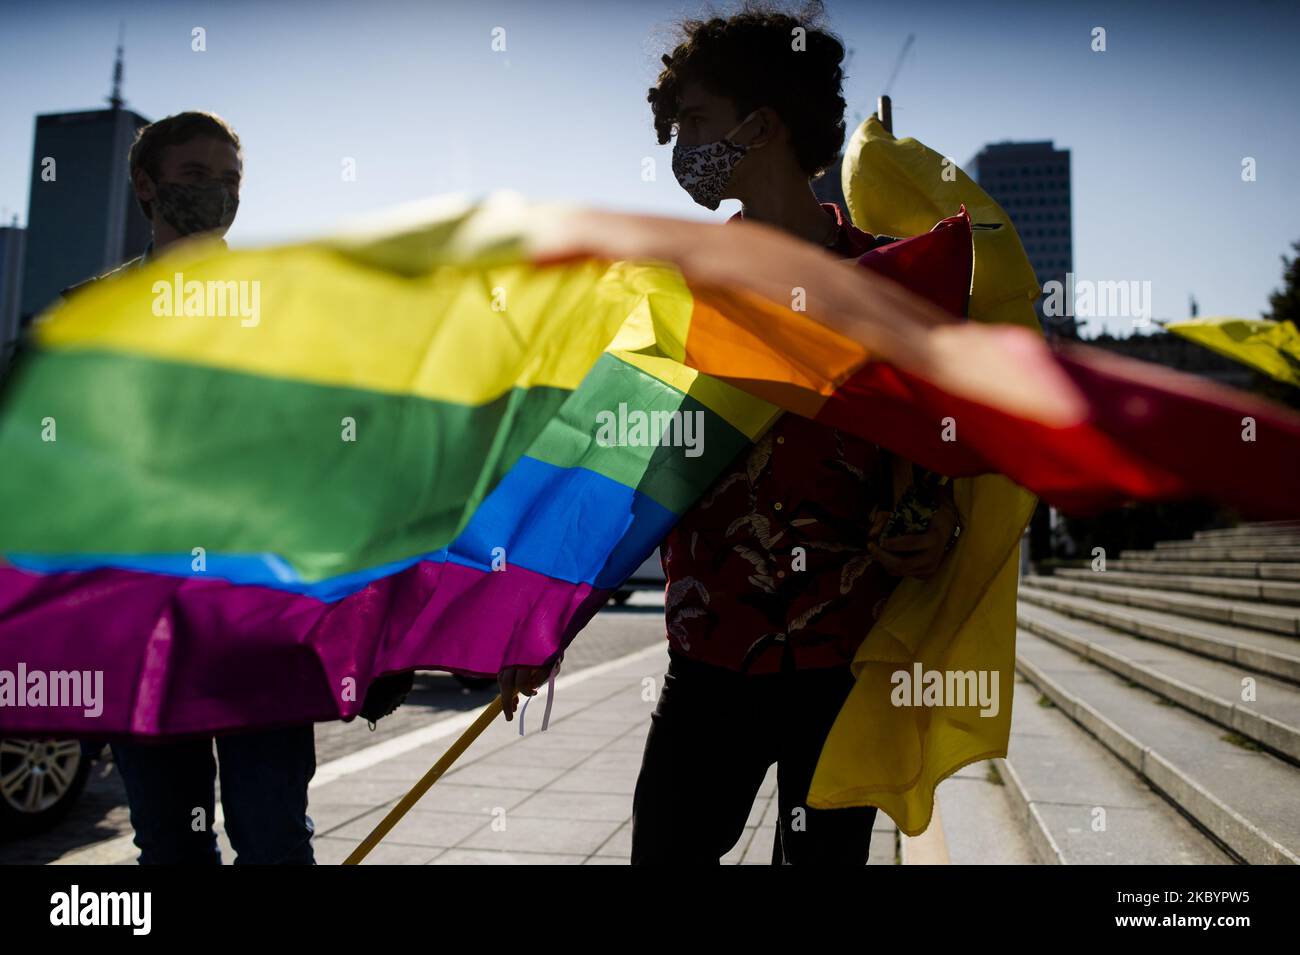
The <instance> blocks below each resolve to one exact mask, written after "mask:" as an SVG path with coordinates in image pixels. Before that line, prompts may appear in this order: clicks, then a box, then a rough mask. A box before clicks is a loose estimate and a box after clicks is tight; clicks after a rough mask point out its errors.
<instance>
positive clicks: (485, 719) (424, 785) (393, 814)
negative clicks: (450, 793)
mask: <svg viewBox="0 0 1300 955" xmlns="http://www.w3.org/2000/svg"><path fill="white" fill-rule="evenodd" d="M500 713H501V697H500V696H497V698H496V699H495V700H493V701H492V702H491V703H489V704H488V705H487V706H485V707H484V708H483V712H482V713H480V714H479V715H478V719H476V720H475V721H474V722H473V723H472V724H471V725H470V726H469V728H468V729H466V730H465V732H463V733H461V734H460V738H459V739H458V740H456V742H454V743H452V745H451V748H450V749H448V750H447V752H445V753H443V754H442V756H441V757H439V759H438V761H437V762H436V763H434V764H433V766H432V767H430V769H429V771H428V772H427V773H425V774H424V775H423V776H422V777H420V781H419V782H417V783H416V784H415V785H414V786H412V787H411V791H410V792H408V793H407V794H406V795H405V796H403V797H402V799H401V801H400V802H399V803H398V804H397V805H396V806H394V807H393V808H392V809H391V810H389V812H388V815H386V816H384V818H383V819H381V820H380V822H379V825H377V826H375V828H374V829H373V830H372V831H371V833H370V835H368V836H366V837H365V838H364V839H362V840H361V845H359V846H357V847H356V848H355V849H353V850H352V854H351V855H350V856H348V857H347V858H346V859H344V860H343V864H344V865H358V864H360V862H361V860H362V859H364V858H365V857H366V856H367V855H369V854H370V850H371V849H373V848H374V847H375V846H377V845H379V841H380V840H381V839H383V838H384V836H386V835H388V833H389V830H391V829H392V828H393V826H395V825H397V824H398V823H399V822H400V821H401V819H402V817H403V816H405V815H406V814H407V813H408V812H409V811H410V809H411V807H412V806H414V805H415V804H416V803H417V802H419V801H420V798H421V797H422V796H423V795H424V794H425V793H427V792H428V791H429V788H430V787H431V786H432V785H433V784H434V783H436V782H437V781H438V777H440V776H441V775H442V774H443V773H445V772H446V771H447V769H448V768H449V767H450V766H451V764H452V763H454V762H456V760H457V759H458V758H459V757H460V754H461V753H463V752H465V750H466V749H468V748H469V744H470V743H472V742H474V740H476V739H478V736H479V734H480V733H482V732H483V731H484V730H485V729H487V728H488V726H489V725H491V723H492V721H493V720H494V719H496V718H497V716H498V715H499V714H500Z"/></svg>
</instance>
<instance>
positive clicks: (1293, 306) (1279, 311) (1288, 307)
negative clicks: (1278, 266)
mask: <svg viewBox="0 0 1300 955" xmlns="http://www.w3.org/2000/svg"><path fill="white" fill-rule="evenodd" d="M1291 248H1292V249H1294V250H1295V251H1296V253H1297V255H1296V257H1295V258H1293V259H1287V257H1286V256H1285V255H1284V256H1282V266H1283V268H1282V283H1283V285H1282V288H1280V289H1278V290H1277V291H1276V292H1274V293H1273V294H1272V295H1270V296H1269V297H1268V304H1269V306H1270V307H1271V308H1272V312H1271V313H1270V314H1269V315H1268V317H1269V318H1271V319H1273V321H1275V322H1295V323H1296V325H1298V326H1300V241H1298V242H1292V243H1291Z"/></svg>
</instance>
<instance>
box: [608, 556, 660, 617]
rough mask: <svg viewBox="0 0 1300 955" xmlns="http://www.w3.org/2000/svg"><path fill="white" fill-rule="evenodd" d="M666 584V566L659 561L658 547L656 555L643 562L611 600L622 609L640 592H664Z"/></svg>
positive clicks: (611, 596)
mask: <svg viewBox="0 0 1300 955" xmlns="http://www.w3.org/2000/svg"><path fill="white" fill-rule="evenodd" d="M666 582H667V578H666V577H664V565H663V562H662V561H661V560H660V559H659V548H658V547H656V548H655V551H654V553H653V554H651V555H650V556H649V557H647V558H646V559H645V560H643V561H642V562H641V566H640V567H638V568H637V569H636V570H635V571H634V572H633V573H632V576H631V577H629V578H628V579H627V580H625V581H623V586H622V587H620V588H619V589H618V590H616V591H615V592H614V593H613V594H611V595H610V598H609V599H610V600H612V601H613V602H614V603H615V604H617V605H618V606H620V607H621V606H622V605H623V604H625V603H627V602H628V600H629V599H630V598H631V596H632V595H633V594H634V593H636V592H637V591H638V590H657V591H660V592H662V591H663V589H664V584H665V583H666Z"/></svg>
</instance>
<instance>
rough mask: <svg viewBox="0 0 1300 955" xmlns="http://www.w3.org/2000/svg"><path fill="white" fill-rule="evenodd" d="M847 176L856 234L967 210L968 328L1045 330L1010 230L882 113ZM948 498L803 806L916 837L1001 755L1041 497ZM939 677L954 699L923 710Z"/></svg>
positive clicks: (999, 493) (862, 666)
mask: <svg viewBox="0 0 1300 955" xmlns="http://www.w3.org/2000/svg"><path fill="white" fill-rule="evenodd" d="M842 175H843V184H844V194H845V197H846V199H847V202H848V206H849V213H850V215H851V217H852V219H853V222H854V224H855V225H857V226H858V227H859V228H862V229H866V230H867V231H869V232H873V233H878V234H881V233H883V234H886V235H896V236H909V235H918V234H920V233H923V232H928V231H929V230H930V228H931V227H932V226H933V225H934V224H935V223H936V222H938V221H939V220H940V219H943V218H945V217H947V216H951V215H954V214H956V213H957V211H958V209H959V208H960V207H961V206H962V205H963V204H964V205H965V206H966V209H967V211H968V212H969V213H970V216H971V222H972V225H973V231H972V236H973V241H974V248H975V259H974V261H975V268H974V278H973V284H972V288H971V299H970V318H971V319H972V320H973V321H979V322H1001V323H1008V324H1015V325H1024V326H1026V327H1029V328H1033V329H1035V330H1040V329H1039V325H1038V319H1037V317H1036V316H1035V315H1034V309H1033V302H1034V299H1035V297H1036V296H1037V295H1038V294H1039V288H1038V281H1037V278H1036V277H1035V275H1034V270H1033V267H1032V266H1031V265H1030V264H1029V260H1028V258H1027V257H1026V255H1025V252H1024V248H1023V246H1022V245H1021V244H1020V239H1019V237H1018V236H1017V235H1016V232H1015V228H1014V227H1013V226H1012V224H1011V220H1010V219H1009V218H1008V217H1007V215H1006V213H1005V212H1003V211H1002V209H1001V208H1000V207H999V206H998V204H997V203H996V202H994V201H993V200H992V199H991V198H990V197H989V196H988V195H987V194H986V193H985V192H984V191H983V190H981V189H980V188H979V186H977V185H976V184H975V183H974V182H973V181H972V180H971V179H970V178H969V177H968V176H967V175H966V174H965V173H963V172H962V171H961V170H960V169H958V168H957V167H956V166H955V165H953V164H952V163H951V161H950V160H947V159H945V157H943V156H941V155H939V154H938V153H936V152H934V151H933V150H931V149H929V148H927V147H925V146H924V145H922V144H921V143H919V142H917V141H916V140H914V139H901V140H896V139H894V137H893V136H892V135H890V134H889V133H888V132H887V131H886V130H885V128H884V127H883V126H882V125H881V123H880V121H879V120H878V119H876V118H875V117H874V116H873V117H871V118H870V119H868V120H867V121H866V122H865V123H863V124H862V126H861V127H859V128H858V130H857V131H856V132H855V133H854V135H853V137H852V139H851V140H850V142H849V146H848V148H847V149H846V151H845V156H844V165H843V169H842ZM956 427H957V428H958V429H959V431H960V428H961V422H960V421H957V422H956ZM953 493H954V499H955V500H956V503H957V508H958V510H959V511H960V512H961V516H962V523H963V525H964V527H965V531H964V533H963V534H962V536H961V538H960V539H959V542H958V544H957V546H956V547H955V548H954V549H953V551H952V552H951V553H950V554H949V555H948V557H947V559H946V560H945V561H944V563H943V565H942V566H941V568H940V570H939V572H938V573H937V574H935V575H934V576H933V577H931V578H930V579H929V580H925V581H922V580H918V579H916V578H911V577H909V578H904V579H903V580H902V581H901V582H900V583H899V585H898V587H897V588H896V589H895V591H894V593H893V595H892V596H891V597H890V599H889V602H888V603H887V604H886V606H885V609H884V612H883V613H882V614H881V617H880V619H879V620H878V621H877V623H876V625H875V626H874V627H873V628H872V630H871V632H870V633H868V634H867V637H866V639H865V640H863V642H862V646H861V647H860V648H859V650H858V654H857V657H856V658H855V659H854V662H853V668H854V672H855V674H856V677H857V682H856V684H855V685H854V687H853V690H852V691H851V692H850V694H849V696H848V698H847V699H846V701H845V703H844V706H843V708H842V709H841V710H840V714H839V716H838V718H837V719H836V722H835V725H834V726H833V727H832V729H831V732H830V734H829V735H828V736H827V739H826V743H825V746H824V747H823V749H822V754H821V758H820V760H819V762H818V764H817V770H816V772H815V774H814V776H813V781H812V787H811V789H810V790H809V794H808V799H807V803H808V805H809V806H812V807H814V808H818V809H839V808H844V807H849V806H863V805H872V806H878V807H880V809H881V810H882V811H884V812H885V813H887V814H888V815H889V816H890V817H891V818H892V819H893V820H894V822H895V823H896V824H897V825H898V827H899V829H901V830H902V831H903V832H905V833H907V834H908V835H910V836H915V835H919V834H920V833H922V832H924V831H925V829H926V827H927V826H929V824H930V818H931V815H932V814H933V811H934V790H935V787H936V786H937V785H938V784H939V782H940V780H942V779H944V778H945V777H947V776H949V775H951V774H952V773H954V772H956V771H957V770H958V769H960V768H961V767H962V766H965V765H966V764H968V763H971V762H974V761H976V760H981V759H991V758H993V757H996V756H1005V755H1006V753H1007V742H1008V740H1009V738H1010V733H1011V698H1012V694H1013V687H1014V677H1015V633H1016V586H1017V582H1018V581H1017V577H1018V556H1019V546H1018V545H1019V543H1020V537H1021V535H1022V534H1023V533H1024V529H1025V526H1026V525H1027V524H1028V522H1029V519H1030V517H1032V515H1033V512H1034V507H1035V505H1036V504H1037V498H1036V497H1034V495H1032V494H1030V493H1029V492H1028V491H1026V490H1024V488H1022V487H1020V486H1019V485H1017V484H1014V483H1012V482H1011V481H1010V480H1008V479H1007V478H1005V477H1002V476H1000V475H984V476H981V477H976V478H959V479H956V480H955V481H954V482H953ZM934 680H939V681H940V682H941V684H942V687H943V689H944V690H945V693H944V697H945V698H943V699H941V700H940V703H941V705H924V702H923V701H924V699H925V696H926V695H925V693H924V692H923V690H924V687H925V686H926V685H931V686H933V685H934V684H933V682H932V681H934ZM981 690H982V691H983V695H984V702H983V703H981V700H980V696H981ZM953 691H962V692H964V693H965V696H966V698H965V699H955V698H954V697H953V695H952V693H953ZM918 700H921V701H922V703H921V704H920V705H918V702H917V701H918Z"/></svg>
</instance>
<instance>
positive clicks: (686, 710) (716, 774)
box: [631, 649, 876, 865]
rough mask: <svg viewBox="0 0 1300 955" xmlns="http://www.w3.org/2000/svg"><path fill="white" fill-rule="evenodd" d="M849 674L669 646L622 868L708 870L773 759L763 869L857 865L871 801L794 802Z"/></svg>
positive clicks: (863, 856)
mask: <svg viewBox="0 0 1300 955" xmlns="http://www.w3.org/2000/svg"><path fill="white" fill-rule="evenodd" d="M852 686H853V674H852V673H851V671H850V670H849V667H848V666H847V665H845V666H843V667H829V668H819V669H813V670H795V669H794V668H793V666H792V664H791V658H790V657H789V655H788V654H787V656H786V658H785V663H784V666H783V668H782V671H781V672H780V673H772V674H759V675H746V674H741V673H736V672H734V671H731V670H727V669H724V668H722V667H717V666H711V665H709V664H706V663H700V662H698V661H695V660H690V659H688V658H686V657H684V656H682V655H681V654H680V653H678V652H676V651H675V650H671V649H670V650H669V664H668V673H667V674H666V675H665V677H664V685H663V689H662V691H661V692H660V694H659V701H658V704H657V705H656V707H655V710H654V713H652V714H651V717H650V720H651V723H650V733H649V736H648V737H647V738H646V745H645V754H644V756H643V757H642V761H641V774H640V776H638V777H637V783H636V792H635V795H634V796H633V799H632V860H631V861H632V864H633V865H642V864H649V863H661V862H667V863H704V864H713V865H716V864H717V863H718V862H719V861H720V860H721V858H722V856H724V855H726V854H727V853H728V852H729V851H731V849H732V848H733V847H734V846H735V845H736V843H737V842H738V841H739V839H740V837H741V835H742V834H743V832H744V828H745V823H746V821H747V820H748V818H749V814H750V811H751V810H752V808H753V805H754V799H755V797H756V796H757V795H758V790H759V787H760V786H761V785H762V783H763V778H764V777H765V776H766V775H767V771H768V768H769V767H771V765H772V764H773V763H776V765H777V803H778V806H779V808H780V815H779V820H778V823H777V825H776V827H775V830H776V831H775V834H774V837H773V848H772V864H773V865H781V864H805V863H832V864H848V865H864V864H865V863H866V861H867V855H868V853H869V852H870V851H871V827H872V825H873V823H874V822H875V818H876V808H875V807H874V806H864V807H855V808H850V809H809V808H807V807H806V806H804V805H803V800H804V799H805V798H806V796H807V795H808V787H809V786H810V785H811V783H812V777H813V771H814V770H815V769H816V767H817V759H818V756H819V755H820V754H821V749H822V744H823V742H824V741H825V739H826V735H827V734H828V733H829V732H830V729H831V726H832V724H834V722H835V717H836V716H837V715H838V714H839V710H840V707H841V706H842V705H843V703H844V699H845V697H846V696H847V695H848V693H849V690H850V689H851V688H852Z"/></svg>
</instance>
